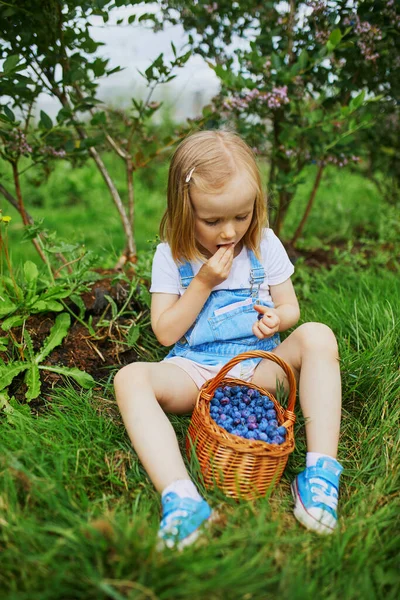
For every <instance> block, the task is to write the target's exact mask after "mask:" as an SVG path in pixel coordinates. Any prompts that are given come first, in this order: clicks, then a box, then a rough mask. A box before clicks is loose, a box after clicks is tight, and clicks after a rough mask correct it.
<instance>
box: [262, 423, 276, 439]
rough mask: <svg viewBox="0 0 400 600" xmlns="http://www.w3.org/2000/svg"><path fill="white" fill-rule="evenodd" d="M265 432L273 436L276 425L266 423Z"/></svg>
mask: <svg viewBox="0 0 400 600" xmlns="http://www.w3.org/2000/svg"><path fill="white" fill-rule="evenodd" d="M265 433H266V434H267V435H268V436H269V437H270V438H272V437H274V436H275V434H276V427H273V426H272V425H268V427H267V429H266V430H265Z"/></svg>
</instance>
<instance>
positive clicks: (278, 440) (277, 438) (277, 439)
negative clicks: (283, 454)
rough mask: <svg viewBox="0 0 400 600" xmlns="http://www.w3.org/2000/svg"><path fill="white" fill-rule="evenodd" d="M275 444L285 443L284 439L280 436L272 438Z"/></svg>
mask: <svg viewBox="0 0 400 600" xmlns="http://www.w3.org/2000/svg"><path fill="white" fill-rule="evenodd" d="M274 440H275V443H276V444H283V442H284V441H285V440H284V438H283V437H282V436H281V435H276V436H275V437H274Z"/></svg>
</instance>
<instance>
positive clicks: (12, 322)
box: [1, 315, 25, 331]
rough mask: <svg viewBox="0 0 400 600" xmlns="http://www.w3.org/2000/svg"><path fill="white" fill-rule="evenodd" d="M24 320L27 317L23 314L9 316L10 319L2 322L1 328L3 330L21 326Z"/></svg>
mask: <svg viewBox="0 0 400 600" xmlns="http://www.w3.org/2000/svg"><path fill="white" fill-rule="evenodd" d="M24 320H25V318H24V317H22V316H21V315H13V316H12V317H8V319H6V320H5V321H3V323H2V324H1V328H2V330H3V331H10V329H12V328H13V327H19V326H20V325H22V324H23V322H24Z"/></svg>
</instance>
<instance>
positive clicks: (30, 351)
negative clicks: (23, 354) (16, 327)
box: [24, 329, 35, 360]
mask: <svg viewBox="0 0 400 600" xmlns="http://www.w3.org/2000/svg"><path fill="white" fill-rule="evenodd" d="M24 340H25V344H26V348H27V350H28V354H29V358H30V360H34V354H35V352H34V350H33V342H32V338H31V336H30V333H29V332H28V331H27V330H26V329H24Z"/></svg>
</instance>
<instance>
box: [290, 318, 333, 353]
mask: <svg viewBox="0 0 400 600" xmlns="http://www.w3.org/2000/svg"><path fill="white" fill-rule="evenodd" d="M296 332H297V336H298V338H299V341H300V344H301V346H302V349H303V351H306V352H308V351H316V350H317V351H318V352H322V353H324V354H332V355H334V356H335V357H338V354H339V353H338V345H337V341H336V337H335V334H334V333H333V331H332V329H331V328H330V327H328V326H327V325H324V324H323V323H313V322H311V323H304V324H303V325H300V327H298V328H297V329H296Z"/></svg>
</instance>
